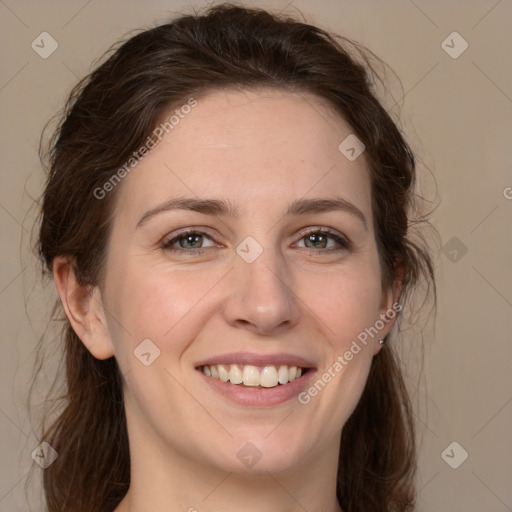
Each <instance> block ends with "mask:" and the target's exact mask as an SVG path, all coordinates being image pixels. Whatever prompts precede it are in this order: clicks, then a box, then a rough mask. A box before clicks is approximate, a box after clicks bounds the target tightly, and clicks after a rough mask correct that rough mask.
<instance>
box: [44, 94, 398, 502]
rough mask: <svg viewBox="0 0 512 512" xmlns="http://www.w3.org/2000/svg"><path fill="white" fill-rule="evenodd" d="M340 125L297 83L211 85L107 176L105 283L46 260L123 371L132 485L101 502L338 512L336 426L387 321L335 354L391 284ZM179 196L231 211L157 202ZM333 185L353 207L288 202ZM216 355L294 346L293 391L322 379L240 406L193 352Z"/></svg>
mask: <svg viewBox="0 0 512 512" xmlns="http://www.w3.org/2000/svg"><path fill="white" fill-rule="evenodd" d="M350 133H351V129H350V127H349V126H348V125H347V124H346V123H345V122H344V121H343V120H342V119H341V118H339V117H338V116H335V115H334V114H333V113H332V112H331V111H330V110H329V109H328V108H327V106H326V105H325V104H324V103H322V101H321V100H319V99H317V98H315V97H314V96H311V95H308V94H303V95H298V94H292V93H289V92H281V91H275V90H269V89H265V90H261V91H259V92H249V91H244V92H240V91H238V92H237V91H222V92H221V91H217V92H211V93H209V94H208V95H206V96H205V97H202V98H198V104H197V106H196V107H195V108H194V109H193V110H192V111H191V112H190V113H189V114H188V115H187V116H186V117H185V118H184V119H182V120H181V121H180V123H179V125H177V126H176V127H175V128H174V129H173V130H172V131H171V132H170V133H169V134H168V135H166V137H165V138H164V139H163V140H162V142H160V143H159V144H158V145H157V146H156V147H155V148H154V149H152V150H151V151H150V152H149V154H148V155H147V156H146V157H144V159H143V160H142V161H141V162H140V163H139V165H137V167H136V168H135V169H134V170H133V171H132V172H131V173H130V174H129V175H128V176H127V177H126V178H125V179H124V180H123V182H122V183H121V184H120V185H118V186H119V187H120V189H119V190H118V191H117V192H118V193H119V195H118V198H117V208H116V211H115V215H114V217H113V226H112V233H111V239H110V243H109V247H108V255H107V262H106V268H105V279H104V282H102V283H101V285H99V286H98V287H96V288H94V289H92V290H85V289H83V288H81V287H80V286H79V285H78V284H77V283H76V280H75V277H74V275H73V272H72V269H71V267H70V265H69V263H68V261H67V260H66V258H57V259H56V260H55V264H54V274H55V279H56V284H57V288H58V291H59V294H60V296H61V299H62V301H63V304H64V307H65V310H66V313H67V315H68V318H69V319H70V321H71V323H72V325H73V328H74V329H75V331H76V332H77V334H78V335H79V337H80V339H81V340H82V342H83V343H84V344H85V345H86V346H87V347H88V349H89V350H90V351H91V353H92V354H93V355H94V356H95V357H97V358H100V359H104V358H107V357H111V356H115V357H116V358H117V360H118V363H119V365H120V368H121V371H122V373H123V375H124V377H125V405H126V414H127V421H128V432H129V441H130V456H131V464H132V466H131V486H130V489H129V491H128V494H127V495H126V497H125V498H124V499H123V501H122V502H121V503H120V504H119V506H118V507H117V508H116V510H115V512H146V511H149V510H151V511H154V512H160V511H161V512H163V511H166V512H174V511H189V512H193V511H194V510H197V511H200V512H213V511H218V510H222V511H225V512H232V511H240V510H244V512H256V511H258V512H259V511H261V510H272V511H274V512H295V511H303V510H308V511H310V512H313V511H318V512H320V511H323V512H339V511H341V508H340V506H339V504H338V502H337V499H336V472H337V463H338V452H339V442H340V434H341V430H342V428H343V425H344V424H345V422H346V421H347V419H348V418H349V416H350V415H351V413H352V411H353V410H354V408H355V406H356V405H357V403H358V401H359V398H360V396H361V393H362V391H363V388H364V385H365V383H366V379H367V376H368V372H369V369H370V365H371V362H372V358H373V356H374V355H375V354H377V353H378V351H379V350H380V349H381V345H380V344H379V342H378V340H379V338H382V337H384V336H385V335H386V334H387V333H388V332H389V331H390V330H391V328H392V327H393V324H394V319H391V320H389V321H387V322H385V323H384V322H383V323H384V327H383V328H382V329H379V335H378V336H375V337H372V338H369V341H368V343H367V344H366V345H362V344H361V343H360V344H359V345H360V348H361V350H360V351H359V352H358V353H357V354H356V355H354V356H353V358H351V360H350V361H348V363H347V364H346V365H345V366H344V367H343V369H342V370H341V371H338V372H334V371H333V370H332V367H333V363H335V361H337V360H338V359H337V358H338V356H340V355H343V354H344V353H346V352H347V351H348V350H349V349H350V347H351V346H353V345H352V343H353V341H354V340H356V339H357V336H358V334H360V333H361V332H362V331H364V330H365V328H368V327H371V326H374V325H376V322H377V321H378V320H379V319H380V318H382V315H383V314H386V312H388V311H389V310H390V309H391V308H392V305H393V304H394V303H396V301H397V300H398V297H399V293H400V283H399V282H397V283H395V285H394V286H393V287H392V289H389V290H382V288H381V269H380V266H379V260H378V254H377V247H376V242H375V235H374V227H373V223H372V212H371V189H370V175H369V170H368V167H367V163H366V161H365V158H364V153H363V155H361V156H360V157H359V158H357V159H356V160H354V161H350V160H349V159H347V158H346V157H345V156H344V155H343V154H342V153H341V152H340V151H339V150H338V145H339V144H340V142H341V141H343V140H344V139H345V138H346V137H347V136H348V135H349V134H350ZM176 198H192V199H196V200H197V199H202V200H204V199H218V200H225V201H229V202H230V203H232V205H233V206H234V207H236V208H237V209H238V216H231V215H228V214H227V213H219V212H216V214H210V213H205V212H203V213H201V212H198V211H193V210H187V209H173V210H165V209H164V210H161V211H158V212H156V211H155V209H157V208H159V207H160V206H162V205H164V204H166V203H168V202H169V201H170V200H172V199H176ZM340 198H341V199H343V200H344V201H345V202H346V203H347V202H348V203H350V205H352V208H351V207H350V206H349V207H348V208H344V209H329V210H325V211H310V210H308V211H303V212H302V213H301V212H300V211H297V212H295V213H294V214H287V210H288V208H289V206H290V205H291V204H292V203H293V202H294V201H304V200H310V199H340ZM356 210H358V211H359V212H360V214H361V215H360V214H357V213H355V212H356ZM148 212H153V213H152V214H148ZM363 217H364V220H363ZM182 228H193V232H194V233H192V234H191V233H189V234H188V235H183V233H181V232H179V230H181V229H182ZM326 229H327V230H328V231H329V233H322V232H323V231H325V230H326ZM179 236H181V238H178V237H179ZM247 237H252V239H250V240H249V242H247V240H246V238H247ZM339 240H341V241H342V242H340V241H339ZM244 241H245V244H246V245H243V244H242V246H241V248H243V249H244V251H242V252H240V251H238V252H237V247H239V246H240V244H241V243H242V242H244ZM254 241H255V242H256V243H254ZM347 241H348V244H349V245H348V247H347V246H346V243H345V242H347ZM247 244H249V245H247ZM259 249H261V250H262V252H261V254H259V255H257V257H256V258H255V259H254V261H252V262H248V261H247V260H246V259H244V257H242V256H244V255H253V256H254V255H256V253H257V252H258V251H259ZM255 251H256V252H255ZM246 257H247V256H246ZM143 340H151V344H149V345H147V347H149V348H147V349H146V351H145V352H144V353H145V354H147V353H149V354H150V356H147V355H146V356H144V357H145V358H146V360H149V359H151V360H152V362H151V364H148V365H146V364H143V363H142V362H141V359H140V358H138V357H136V356H135V355H134V350H136V349H137V347H138V346H139V345H140V343H141V342H142V341H143ZM152 347H157V348H158V350H159V351H160V353H159V356H158V357H157V358H156V359H154V360H153V357H154V355H155V353H156V352H155V350H156V349H154V348H152ZM230 353H242V354H248V355H249V357H252V356H255V355H256V356H264V357H267V358H268V359H269V360H271V359H272V357H277V355H278V354H279V355H281V356H282V355H283V354H284V357H288V356H290V355H292V356H297V357H301V358H302V359H304V360H305V361H307V362H308V363H309V367H310V371H309V372H308V373H306V374H305V375H304V377H303V381H301V382H304V385H303V388H301V391H302V392H306V393H307V390H308V389H310V388H311V386H313V384H314V383H315V382H316V381H317V380H318V379H319V378H320V377H321V376H322V375H323V374H324V373H325V372H328V371H329V368H330V369H331V370H330V373H331V377H332V378H331V379H330V381H329V382H328V383H327V384H326V385H325V387H323V388H322V389H321V391H319V392H318V393H317V394H316V396H310V400H309V401H308V402H307V403H301V402H300V401H299V400H298V396H297V394H295V395H294V396H291V397H289V398H287V399H285V400H283V401H281V402H280V403H273V404H270V405H269V404H265V403H261V404H260V405H254V404H253V405H251V406H248V405H244V404H242V403H239V402H237V401H236V399H232V398H231V397H230V396H227V395H225V394H223V393H220V392H219V391H218V390H217V389H216V388H214V387H212V386H211V385H210V383H209V381H208V379H212V377H207V376H206V375H204V373H203V372H202V371H201V368H198V363H199V362H201V361H203V362H204V361H205V360H208V359H212V358H215V357H220V358H222V357H223V356H225V355H226V354H230ZM146 362H148V361H146ZM219 382H220V381H219ZM289 385H290V384H284V385H282V387H283V388H284V387H285V386H289ZM225 386H231V387H234V386H235V384H229V383H227V384H225ZM236 386H237V389H240V386H241V385H240V384H239V385H236ZM279 386H281V385H279ZM230 389H232V388H230ZM259 391H260V390H259ZM259 391H258V392H259ZM229 393H230V391H228V394H229ZM303 396H304V395H303ZM244 447H245V450H246V451H247V450H249V452H250V453H249V459H251V461H250V462H248V460H247V457H246V458H245V459H244V458H243V456H242V455H243V454H244V453H246V452H242V455H241V454H240V450H241V449H243V448H244ZM251 450H252V451H251ZM258 457H259V460H257V461H256V462H255V463H254V462H253V458H258Z"/></svg>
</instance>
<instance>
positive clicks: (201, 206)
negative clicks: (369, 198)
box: [136, 197, 368, 231]
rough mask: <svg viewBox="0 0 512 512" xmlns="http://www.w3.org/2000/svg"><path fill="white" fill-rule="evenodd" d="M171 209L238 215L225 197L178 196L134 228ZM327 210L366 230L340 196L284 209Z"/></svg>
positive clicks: (359, 216) (304, 201)
mask: <svg viewBox="0 0 512 512" xmlns="http://www.w3.org/2000/svg"><path fill="white" fill-rule="evenodd" d="M171 210H191V211H195V212H199V213H203V214H205V215H214V216H221V215H224V216H228V217H239V216H240V210H239V209H238V207H237V206H236V205H235V204H233V203H231V202H230V201H228V200H225V199H200V198H194V197H179V198H176V199H171V200H170V201H167V202H165V203H163V204H161V205H159V206H157V207H155V208H152V209H151V210H149V211H147V212H146V213H145V214H144V215H143V216H142V217H141V218H140V220H139V222H137V226H136V228H139V227H140V226H142V225H143V224H144V223H146V222H147V221H148V220H149V219H150V218H151V217H154V216H155V215H158V214H159V213H162V212H167V211H171ZM329 211H343V212H346V213H349V214H351V215H352V216H354V217H356V218H357V219H358V220H359V221H361V223H362V224H363V226H364V228H365V229H366V230H367V231H368V221H367V220H366V217H365V215H364V214H363V212H362V211H361V210H360V209H359V208H357V207H356V206H355V205H354V204H352V203H351V202H349V201H347V200H346V199H343V198H341V197H337V198H332V199H297V200H296V201H294V202H293V203H291V204H290V205H289V207H288V209H287V210H286V213H285V216H286V215H307V214H312V213H324V212H329Z"/></svg>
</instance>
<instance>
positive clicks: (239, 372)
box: [201, 364, 307, 388]
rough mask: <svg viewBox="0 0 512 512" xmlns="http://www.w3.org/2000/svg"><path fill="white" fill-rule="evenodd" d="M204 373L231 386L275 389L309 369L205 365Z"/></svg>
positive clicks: (203, 367)
mask: <svg viewBox="0 0 512 512" xmlns="http://www.w3.org/2000/svg"><path fill="white" fill-rule="evenodd" d="M201 370H202V372H203V373H204V374H205V375H206V376H207V377H211V378H213V379H217V380H221V381H222V382H229V383H230V384H235V385H239V386H240V385H241V386H247V387H258V386H260V387H263V388H274V387H276V386H279V385H284V384H287V383H289V382H293V381H294V380H295V379H298V378H299V377H301V376H302V375H303V374H304V373H306V372H307V368H302V367H300V366H299V367H298V366H287V365H278V366H276V365H268V366H263V367H258V366H254V365H250V364H211V365H209V364H205V365H203V366H202V367H201Z"/></svg>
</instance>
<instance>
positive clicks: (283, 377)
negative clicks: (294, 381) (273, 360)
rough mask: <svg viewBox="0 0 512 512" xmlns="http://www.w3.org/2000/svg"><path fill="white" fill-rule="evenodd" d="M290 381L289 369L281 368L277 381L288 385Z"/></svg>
mask: <svg viewBox="0 0 512 512" xmlns="http://www.w3.org/2000/svg"><path fill="white" fill-rule="evenodd" d="M288 379H289V372H288V367H286V366H280V367H279V371H278V372H277V380H278V381H279V384H286V383H287V382H288Z"/></svg>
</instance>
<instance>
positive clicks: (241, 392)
mask: <svg viewBox="0 0 512 512" xmlns="http://www.w3.org/2000/svg"><path fill="white" fill-rule="evenodd" d="M194 366H195V369H196V371H197V372H198V374H199V375H200V376H201V378H202V380H203V381H204V383H205V384H207V385H208V387H209V388H210V389H211V390H212V391H213V392H214V393H216V394H217V395H219V396H222V397H224V398H227V399H228V400H229V401H231V402H235V403H237V404H239V405H243V406H250V407H266V406H274V405H278V404H281V403H284V402H286V401H287V400H291V399H293V398H294V397H296V396H297V395H298V394H299V393H300V392H301V391H303V390H304V389H305V388H306V387H307V386H308V385H309V383H310V381H311V379H312V378H313V376H314V374H315V373H316V367H315V366H314V365H313V364H312V363H311V361H308V360H307V359H304V358H302V357H298V356H295V355H292V354H283V353H280V354H266V355H261V354H254V353H252V354H251V353H247V352H239V353H233V354H224V355H219V356H216V357H213V358H210V359H205V360H203V361H198V362H197V363H196V364H195V365H194Z"/></svg>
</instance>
